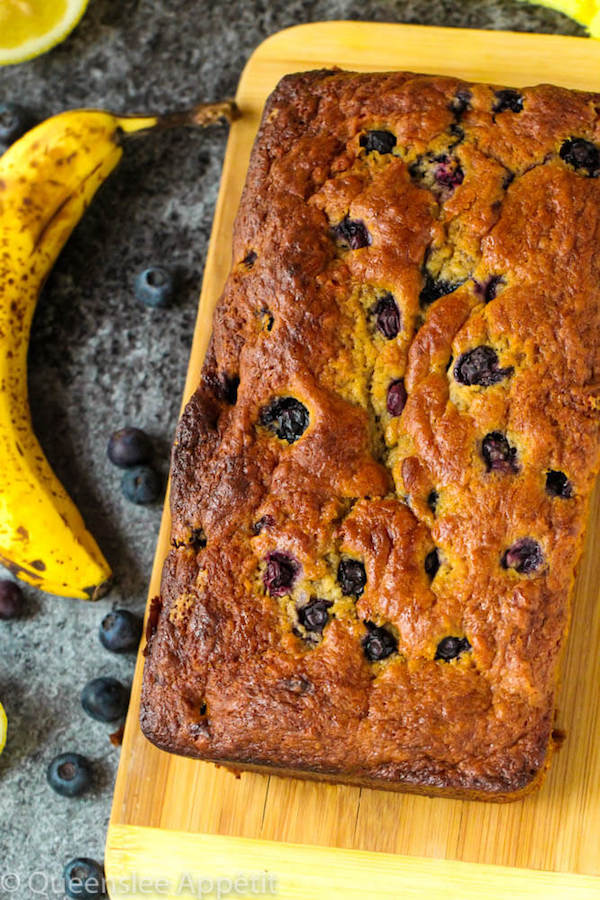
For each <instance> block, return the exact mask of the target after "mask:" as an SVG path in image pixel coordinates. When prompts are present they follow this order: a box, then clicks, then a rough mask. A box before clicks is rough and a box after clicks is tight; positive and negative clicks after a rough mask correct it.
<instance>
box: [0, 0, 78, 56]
mask: <svg viewBox="0 0 600 900" xmlns="http://www.w3.org/2000/svg"><path fill="white" fill-rule="evenodd" d="M87 5H88V0H0V65H3V66H6V65H11V64H12V63H18V62H23V60H24V59H31V58H32V57H33V56H39V55H40V53H45V52H46V50H49V49H50V47H54V46H55V44H59V43H60V42H61V41H62V40H64V39H65V38H66V36H67V35H68V34H69V33H70V32H71V31H72V30H73V29H74V28H75V26H76V25H77V23H78V22H79V20H80V19H81V17H82V15H83V14H84V12H85V8H86V6H87Z"/></svg>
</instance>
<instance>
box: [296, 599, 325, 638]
mask: <svg viewBox="0 0 600 900" xmlns="http://www.w3.org/2000/svg"><path fill="white" fill-rule="evenodd" d="M330 606H333V603H332V602H331V601H330V600H320V599H319V598H318V597H313V598H312V600H309V602H308V603H307V604H306V606H302V607H300V609H299V610H298V621H299V622H300V624H301V625H304V627H305V628H306V630H307V631H315V632H317V633H319V634H320V633H321V632H322V631H323V629H324V628H325V626H326V625H327V621H328V619H329V612H328V609H329V607H330Z"/></svg>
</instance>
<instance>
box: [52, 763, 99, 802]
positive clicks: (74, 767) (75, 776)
mask: <svg viewBox="0 0 600 900" xmlns="http://www.w3.org/2000/svg"><path fill="white" fill-rule="evenodd" d="M46 778H47V780H48V784H49V785H50V787H51V788H52V790H53V791H56V793H57V794H60V795H61V797H79V795H80V794H83V792H84V791H86V790H87V789H88V788H89V787H90V785H91V783H92V767H91V766H90V763H89V760H87V759H86V758H85V756H81V755H80V754H79V753H61V754H60V756H55V757H54V759H53V760H52V762H51V763H50V765H49V766H48V769H47V771H46Z"/></svg>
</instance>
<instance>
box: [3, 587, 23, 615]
mask: <svg viewBox="0 0 600 900" xmlns="http://www.w3.org/2000/svg"><path fill="white" fill-rule="evenodd" d="M24 606H25V600H24V598H23V591H22V590H21V588H20V587H19V585H18V584H15V582H14V581H11V580H10V579H9V578H2V579H0V619H18V618H19V616H20V615H21V614H22V613H23V607H24Z"/></svg>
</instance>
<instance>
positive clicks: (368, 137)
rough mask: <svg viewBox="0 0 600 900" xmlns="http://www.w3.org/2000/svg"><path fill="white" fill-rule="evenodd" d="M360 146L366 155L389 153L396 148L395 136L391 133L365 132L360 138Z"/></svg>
mask: <svg viewBox="0 0 600 900" xmlns="http://www.w3.org/2000/svg"><path fill="white" fill-rule="evenodd" d="M360 146H361V147H364V148H365V150H366V151H367V153H373V152H374V151H375V152H376V153H391V152H392V150H393V149H394V147H395V146H396V136H395V135H394V134H392V133H391V131H367V133H366V134H363V135H362V136H361V138H360Z"/></svg>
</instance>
